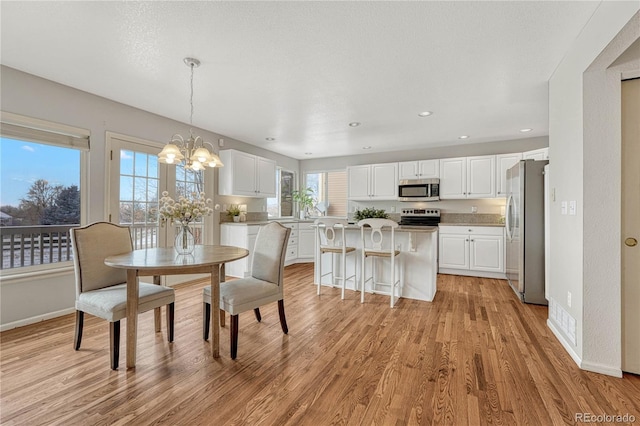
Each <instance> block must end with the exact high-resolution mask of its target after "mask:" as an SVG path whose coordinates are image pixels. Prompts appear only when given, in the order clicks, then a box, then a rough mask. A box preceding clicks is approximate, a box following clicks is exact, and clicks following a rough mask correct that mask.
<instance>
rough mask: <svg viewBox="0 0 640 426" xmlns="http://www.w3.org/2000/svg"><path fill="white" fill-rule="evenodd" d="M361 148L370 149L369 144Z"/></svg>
mask: <svg viewBox="0 0 640 426" xmlns="http://www.w3.org/2000/svg"><path fill="white" fill-rule="evenodd" d="M362 149H371V147H370V146H363V147H362Z"/></svg>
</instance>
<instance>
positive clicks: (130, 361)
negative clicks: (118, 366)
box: [127, 269, 138, 368]
mask: <svg viewBox="0 0 640 426" xmlns="http://www.w3.org/2000/svg"><path fill="white" fill-rule="evenodd" d="M137 337H138V272H137V271H136V270H135V269H127V368H135V366H136V343H137V340H138V339H137Z"/></svg>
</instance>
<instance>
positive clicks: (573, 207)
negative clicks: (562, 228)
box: [569, 201, 576, 216]
mask: <svg viewBox="0 0 640 426" xmlns="http://www.w3.org/2000/svg"><path fill="white" fill-rule="evenodd" d="M569 214H570V215H571V216H575V215H576V202H575V201H569Z"/></svg>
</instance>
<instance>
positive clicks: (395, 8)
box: [0, 1, 599, 159]
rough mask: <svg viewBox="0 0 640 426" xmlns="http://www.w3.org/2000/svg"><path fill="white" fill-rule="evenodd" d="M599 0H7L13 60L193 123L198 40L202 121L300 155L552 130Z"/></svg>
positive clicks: (7, 39)
mask: <svg viewBox="0 0 640 426" xmlns="http://www.w3.org/2000/svg"><path fill="white" fill-rule="evenodd" d="M598 5H599V2H578V1H568V2H556V1H549V2H548V1H532V2H504V1H500V2H498V1H496V2H475V1H472V2H453V1H452V2H395V1H392V2H373V1H372V2H364V1H354V2H306V1H299V2H269V1H267V2H231V1H228V2H219V1H216V2H207V1H205V2H88V1H83V2H54V1H48V2H21V1H20V2H12V1H2V2H1V3H0V7H1V24H2V29H1V36H2V39H1V42H2V51H1V62H2V64H3V65H7V66H9V67H12V68H16V69H19V70H22V71H25V72H27V73H31V74H35V75H37V76H41V77H44V78H47V79H50V80H53V81H56V82H59V83H62V84H65V85H68V86H72V87H75V88H78V89H81V90H84V91H87V92H90V93H94V94H96V95H99V96H103V97H105V98H109V99H112V100H114V101H118V102H122V103H124V104H128V105H132V106H134V107H137V108H141V109H143V110H146V111H150V112H153V113H156V114H159V115H162V116H166V117H169V118H172V119H176V120H179V121H182V122H185V123H188V122H189V68H188V67H187V66H186V65H185V64H184V63H183V61H182V60H183V58H185V57H187V56H191V57H195V58H197V59H199V60H200V61H201V62H202V65H201V66H200V67H199V68H197V69H196V70H195V76H194V86H195V95H194V118H193V122H194V125H195V126H198V127H201V128H204V129H207V130H211V131H213V132H215V133H218V134H222V135H225V136H227V137H231V138H234V139H238V140H241V141H244V142H247V143H250V144H253V145H257V146H260V147H263V148H265V149H268V150H271V151H275V152H279V153H281V154H284V155H287V156H290V157H293V158H297V159H307V158H319V157H332V156H343V155H352V154H362V153H372V152H383V151H396V150H408V149H412V148H427V147H435V146H446V145H457V144H462V143H478V142H488V141H495V140H507V139H518V138H524V137H532V136H541V135H547V134H548V102H547V98H548V96H547V81H548V79H549V77H550V76H551V75H552V73H553V71H554V69H555V68H556V66H557V65H558V64H559V62H560V61H561V60H562V57H563V55H564V53H565V52H566V51H567V50H568V49H569V47H570V45H571V43H572V42H573V40H574V39H575V38H576V36H577V35H578V34H579V32H580V30H581V29H582V28H583V26H584V25H585V24H586V22H587V21H588V20H589V18H590V16H591V15H592V14H593V12H594V11H595V9H596V8H597V7H598ZM427 110H428V111H433V115H432V116H430V117H426V118H421V117H419V116H418V113H419V112H421V111H427ZM354 121H357V122H361V123H362V124H361V126H359V127H349V125H348V123H350V122H354ZM522 128H532V129H533V130H532V131H531V132H529V133H521V132H520V131H519V130H520V129H522ZM178 130H181V129H178ZM460 135H469V136H470V137H469V139H466V140H460V139H458V137H459V136H460ZM170 136H171V135H167V139H168V138H169V137H170ZM267 137H273V138H275V139H276V140H275V141H267V140H265V138H267ZM364 146H370V147H371V149H370V150H367V151H363V149H362V148H363V147H364ZM305 153H312V154H311V155H305Z"/></svg>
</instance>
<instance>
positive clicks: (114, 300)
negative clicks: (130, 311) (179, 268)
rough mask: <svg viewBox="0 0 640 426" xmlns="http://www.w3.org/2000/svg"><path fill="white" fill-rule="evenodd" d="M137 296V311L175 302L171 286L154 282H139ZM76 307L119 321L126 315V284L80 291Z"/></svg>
mask: <svg viewBox="0 0 640 426" xmlns="http://www.w3.org/2000/svg"><path fill="white" fill-rule="evenodd" d="M138 296H139V302H138V311H139V312H146V311H148V310H151V309H155V308H159V307H161V306H164V305H167V304H169V303H173V302H175V292H174V290H173V289H172V288H169V287H163V286H160V285H155V284H148V283H142V282H141V283H139V293H138ZM76 309H77V310H79V311H82V312H86V313H88V314H91V315H95V316H97V317H100V318H104V319H106V320H107V321H110V322H114V321H119V320H121V319H122V318H124V317H125V316H126V315H127V284H126V283H123V284H118V285H115V286H111V287H105V288H100V289H97V290H92V291H88V292H84V293H80V295H79V296H78V298H77V300H76Z"/></svg>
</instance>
